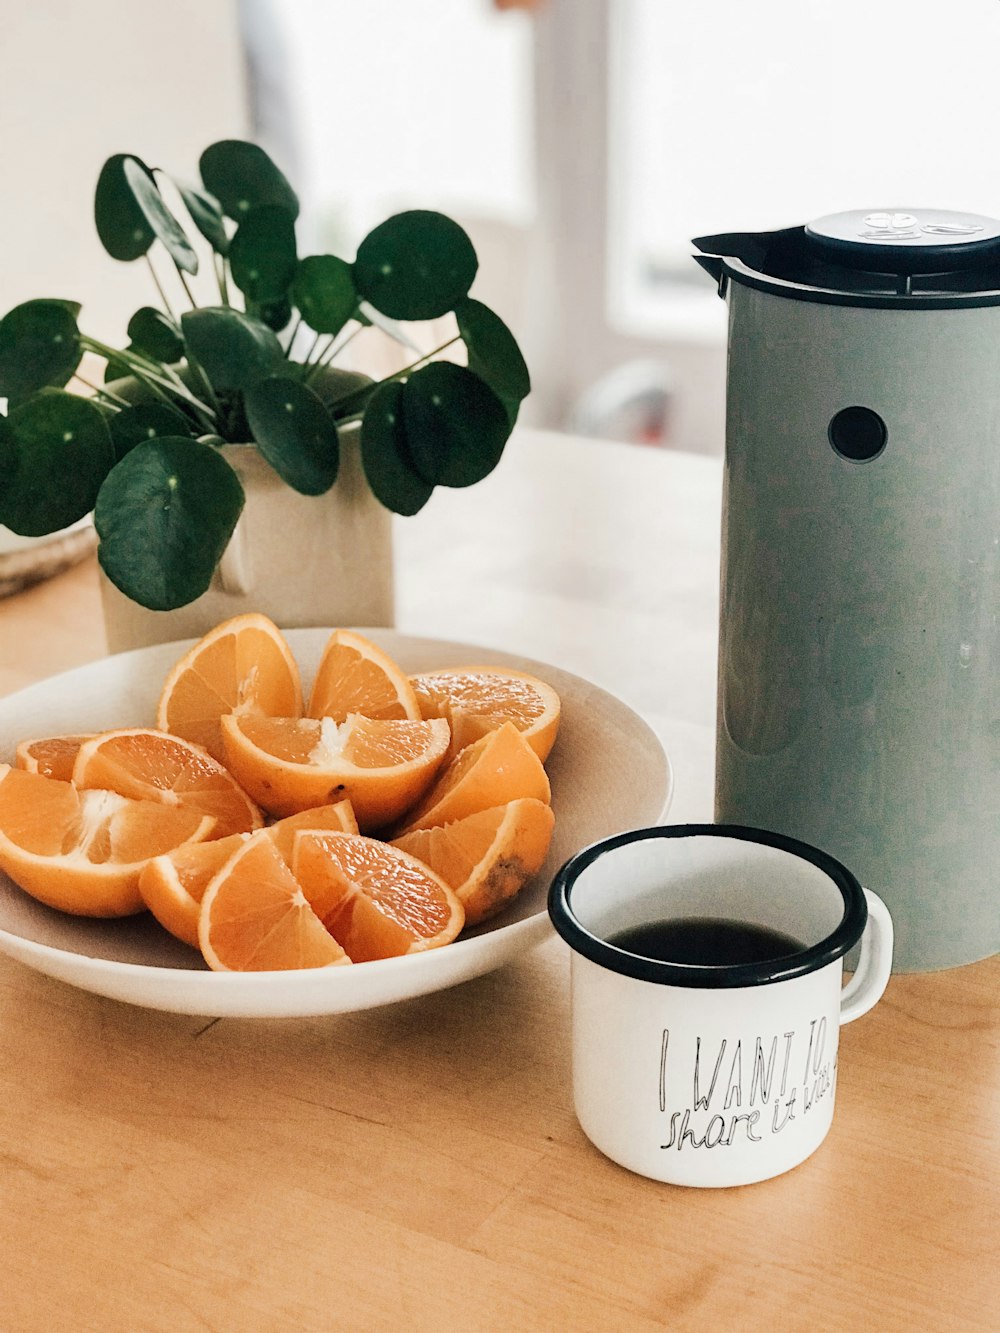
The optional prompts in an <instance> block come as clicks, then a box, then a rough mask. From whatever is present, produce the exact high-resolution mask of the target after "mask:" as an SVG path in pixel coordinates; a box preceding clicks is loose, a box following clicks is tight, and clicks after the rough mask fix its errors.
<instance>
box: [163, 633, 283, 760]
mask: <svg viewBox="0 0 1000 1333" xmlns="http://www.w3.org/2000/svg"><path fill="white" fill-rule="evenodd" d="M301 712H302V685H301V682H300V680H299V669H298V667H297V666H296V664H295V659H294V657H293V656H292V652H291V649H290V648H289V647H288V644H287V643H286V642H285V640H284V638H283V636H282V634H281V632H280V631H279V630H278V628H277V626H276V625H275V624H274V623H273V622H272V621H270V620H268V618H267V616H262V615H259V614H257V613H256V612H252V613H250V614H248V615H243V616H234V617H233V619H232V620H226V621H224V622H223V623H222V624H221V625H216V627H215V629H213V630H210V631H209V632H208V633H207V634H206V635H205V636H204V637H203V638H201V639H199V640H198V642H197V643H196V644H195V645H194V647H193V648H191V649H189V650H188V652H186V653H185V654H184V656H183V657H182V658H181V659H180V661H179V662H178V663H177V664H176V666H175V667H174V668H173V670H172V671H171V672H170V674H169V675H168V676H167V679H166V681H165V682H164V685H163V691H162V693H161V694H160V702H159V706H158V707H157V710H156V725H157V727H158V728H159V729H160V731H170V732H172V733H173V734H174V735H175V736H181V737H182V738H183V739H184V740H187V741H193V742H194V744H195V745H201V746H203V747H204V748H205V749H206V750H207V751H208V752H209V754H210V755H212V756H213V757H214V758H216V759H218V760H220V761H222V760H223V749H222V737H221V735H220V733H219V718H220V717H221V716H222V715H223V713H246V714H255V713H263V714H265V715H267V716H271V717H298V716H299V715H300V714H301Z"/></svg>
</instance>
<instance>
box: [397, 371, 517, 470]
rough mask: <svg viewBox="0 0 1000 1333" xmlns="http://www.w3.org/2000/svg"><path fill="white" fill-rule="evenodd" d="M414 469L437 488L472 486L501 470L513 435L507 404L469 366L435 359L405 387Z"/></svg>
mask: <svg viewBox="0 0 1000 1333" xmlns="http://www.w3.org/2000/svg"><path fill="white" fill-rule="evenodd" d="M403 416H404V419H405V422H406V441H407V444H408V446H409V450H410V455H411V457H412V458H413V463H414V466H415V467H416V469H417V471H418V472H419V473H420V475H421V476H422V477H424V478H425V480H427V481H428V482H432V483H433V484H434V485H435V486H472V485H474V484H475V483H476V482H477V481H482V479H483V477H485V476H487V475H488V474H489V473H490V472H492V471H493V469H494V468H495V467H496V465H497V463H499V461H500V456H501V454H502V453H503V448H504V445H505V444H506V443H507V439H508V436H509V435H510V432H511V424H510V418H509V417H508V416H507V412H506V409H505V408H504V405H503V403H501V401H500V399H499V398H498V397H497V396H496V394H495V393H494V392H493V390H492V389H491V388H490V387H489V385H487V384H485V383H484V382H483V381H482V380H481V379H480V378H479V376H478V375H475V374H473V372H472V371H471V370H466V369H465V367H464V366H456V365H452V363H451V362H450V361H435V362H432V363H431V365H429V366H424V368H423V369H422V370H418V371H416V372H415V373H414V374H413V375H411V376H410V378H409V379H408V380H407V381H406V384H405V385H404V386H403Z"/></svg>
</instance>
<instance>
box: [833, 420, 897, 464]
mask: <svg viewBox="0 0 1000 1333" xmlns="http://www.w3.org/2000/svg"><path fill="white" fill-rule="evenodd" d="M827 433H828V435H829V436H830V443H831V444H832V445H833V447H834V449H836V451H837V453H838V454H840V456H841V457H842V458H847V459H849V460H850V461H851V462H852V463H864V462H866V461H867V460H868V459H869V458H876V457H877V456H878V455H879V454H880V453H881V452H882V450H883V449H884V448H885V444H886V440H888V438H889V432H888V430H886V425H885V422H884V421H883V420H882V418H881V417H880V416H879V414H878V413H877V412H873V411H872V409H871V408H870V407H844V408H841V410H840V411H839V412H837V413H836V414H835V415H834V416H833V417H832V418H831V420H830V426H829V429H828V432H827Z"/></svg>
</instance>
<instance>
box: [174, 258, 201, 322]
mask: <svg viewBox="0 0 1000 1333" xmlns="http://www.w3.org/2000/svg"><path fill="white" fill-rule="evenodd" d="M174 268H175V269H176V270H177V276H178V277H179V278H180V280H181V286H182V287H183V288H184V295H185V296H186V297H187V299H188V300H189V301H190V302H191V309H192V310H197V309H198V302H197V301H196V300H195V299H194V295H193V294H192V292H191V288H190V287H189V286H188V283H187V278H185V276H184V270H183V269H182V268H181V266H180V264H178V263H177V261H176V260H175V261H174Z"/></svg>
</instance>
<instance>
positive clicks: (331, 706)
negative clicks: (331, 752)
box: [307, 629, 420, 722]
mask: <svg viewBox="0 0 1000 1333" xmlns="http://www.w3.org/2000/svg"><path fill="white" fill-rule="evenodd" d="M307 711H308V714H309V716H310V717H332V718H333V720H334V722H345V721H346V720H347V718H348V717H349V716H350V714H351V713H360V714H361V716H362V717H377V718H382V719H386V720H395V721H401V720H403V719H404V718H409V719H411V721H414V722H417V721H419V720H420V705H419V704H418V703H417V696H416V694H415V693H414V692H413V686H412V685H411V684H410V680H409V677H408V676H407V674H406V672H405V671H403V670H402V669H401V668H400V667H398V666H397V665H396V663H395V662H394V661H393V660H392V658H391V657H389V656H388V655H387V654H386V653H384V652H383V651H382V650H381V648H379V647H377V646H376V645H375V644H374V643H372V642H371V640H370V639H366V638H364V637H363V635H361V634H355V633H354V631H353V630H349V629H337V630H334V631H333V633H332V634H331V635H330V638H329V640H328V641H327V645H326V648H325V649H324V651H323V656H322V659H321V660H320V664H319V668H318V670H317V672H316V679H315V680H314V681H313V687H312V693H311V694H310V697H309V708H308V710H307Z"/></svg>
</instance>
